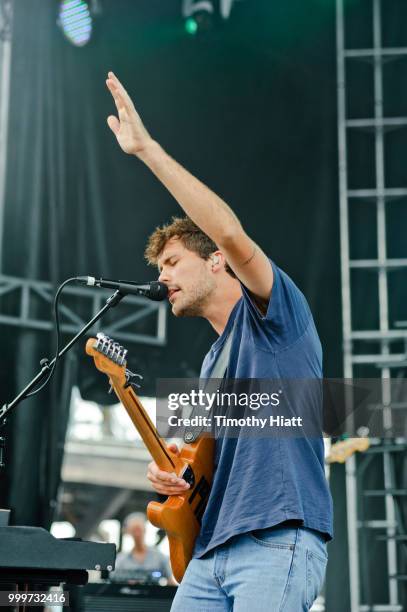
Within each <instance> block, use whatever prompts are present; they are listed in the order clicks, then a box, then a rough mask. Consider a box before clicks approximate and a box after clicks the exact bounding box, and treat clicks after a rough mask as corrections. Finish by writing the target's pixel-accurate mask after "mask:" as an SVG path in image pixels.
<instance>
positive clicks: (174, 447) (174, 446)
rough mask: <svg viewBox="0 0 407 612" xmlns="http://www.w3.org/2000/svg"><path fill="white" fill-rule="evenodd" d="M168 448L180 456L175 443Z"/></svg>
mask: <svg viewBox="0 0 407 612" xmlns="http://www.w3.org/2000/svg"><path fill="white" fill-rule="evenodd" d="M168 448H169V450H170V451H171V452H173V453H176V454H177V455H178V453H179V450H178V446H177V445H176V444H175V443H173V444H169V445H168Z"/></svg>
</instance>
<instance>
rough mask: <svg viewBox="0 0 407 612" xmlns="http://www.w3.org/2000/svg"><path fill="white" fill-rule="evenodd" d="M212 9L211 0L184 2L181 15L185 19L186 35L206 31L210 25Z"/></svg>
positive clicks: (188, 0) (185, 0)
mask: <svg viewBox="0 0 407 612" xmlns="http://www.w3.org/2000/svg"><path fill="white" fill-rule="evenodd" d="M213 14H214V8H213V4H212V2H211V0H198V2H196V1H194V0H184V1H183V4H182V15H183V17H184V19H185V22H184V25H185V30H186V32H187V33H188V34H192V35H193V34H196V33H197V32H198V31H203V30H208V29H209V28H210V27H211V25H212V17H213Z"/></svg>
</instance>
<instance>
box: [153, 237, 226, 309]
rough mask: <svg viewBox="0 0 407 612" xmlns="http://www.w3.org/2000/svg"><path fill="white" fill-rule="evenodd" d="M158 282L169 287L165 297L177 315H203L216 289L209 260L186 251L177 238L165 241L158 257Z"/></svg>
mask: <svg viewBox="0 0 407 612" xmlns="http://www.w3.org/2000/svg"><path fill="white" fill-rule="evenodd" d="M157 263H158V269H159V271H160V276H159V279H158V280H159V281H161V282H162V283H165V284H166V285H167V287H168V300H169V302H170V304H171V305H172V313H173V314H174V315H175V316H176V317H199V316H204V311H205V306H206V305H207V304H208V302H209V300H210V298H211V295H212V293H213V291H214V290H215V288H216V283H215V279H214V278H213V275H212V274H211V262H210V261H206V260H205V259H202V257H199V255H197V254H196V253H194V252H193V251H190V250H188V249H187V248H186V247H185V246H184V245H183V244H182V242H181V241H180V240H179V239H178V238H171V239H170V240H168V242H167V243H166V245H165V247H164V249H163V251H162V252H161V254H160V256H159V258H158V262H157Z"/></svg>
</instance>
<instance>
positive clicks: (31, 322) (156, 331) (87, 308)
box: [0, 275, 167, 346]
mask: <svg viewBox="0 0 407 612" xmlns="http://www.w3.org/2000/svg"><path fill="white" fill-rule="evenodd" d="M111 293H112V292H111V291H107V290H101V289H95V288H93V289H91V288H85V287H76V286H67V287H65V289H64V296H66V302H67V303H65V304H61V305H60V308H59V310H60V316H61V331H62V332H64V333H68V334H76V333H77V332H78V331H79V330H80V329H81V328H82V327H83V326H84V325H85V323H86V322H87V321H88V320H90V319H91V318H93V317H94V316H95V315H96V313H98V312H99V310H100V309H101V308H102V306H103V304H104V302H105V301H106V299H107V298H108V297H109V295H111ZM54 294H55V288H54V287H53V286H52V285H51V283H47V282H43V281H38V280H30V279H23V278H17V277H12V276H4V275H0V298H1V300H0V325H12V326H14V327H20V328H24V329H33V330H39V331H41V330H42V331H52V330H53V329H54V322H53V321H52V319H51V306H52V302H53V299H54ZM72 304H73V305H72ZM120 308H121V313H122V316H121V317H117V320H116V321H115V322H112V321H109V320H107V321H104V322H103V323H98V325H101V324H102V325H103V332H104V333H105V334H107V335H108V336H110V337H112V338H114V339H115V340H120V341H121V342H135V343H138V344H148V345H151V346H165V344H166V337H167V306H166V303H164V302H152V301H151V300H148V299H146V298H142V297H136V296H126V299H125V301H124V303H122V304H121V305H120ZM125 308H126V309H127V312H126V314H125V315H123V312H124V310H125ZM141 324H142V325H141ZM135 327H136V329H138V330H139V331H138V332H137V331H135V330H134V328H135ZM140 327H142V328H143V329H145V330H147V329H150V330H151V331H150V333H147V331H145V332H143V333H141V331H140ZM96 331H99V329H97V330H95V332H96Z"/></svg>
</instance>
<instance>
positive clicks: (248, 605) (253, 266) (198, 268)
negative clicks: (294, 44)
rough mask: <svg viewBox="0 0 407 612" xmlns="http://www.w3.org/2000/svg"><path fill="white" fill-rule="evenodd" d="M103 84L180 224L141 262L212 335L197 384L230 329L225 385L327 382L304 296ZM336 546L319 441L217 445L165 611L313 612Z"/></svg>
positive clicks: (163, 482)
mask: <svg viewBox="0 0 407 612" xmlns="http://www.w3.org/2000/svg"><path fill="white" fill-rule="evenodd" d="M106 83H107V86H108V88H109V90H110V92H111V93H112V96H113V98H114V101H115V104H116V108H117V111H118V117H116V116H110V117H109V118H108V120H107V121H108V125H109V127H110V128H111V130H112V131H113V133H114V134H115V136H116V138H117V141H118V143H119V145H120V146H121V148H122V149H123V151H125V152H126V153H128V154H133V155H135V156H136V157H138V158H139V159H140V160H141V161H143V162H144V163H145V164H146V166H147V167H148V168H150V170H151V171H152V172H153V173H154V174H155V175H156V177H157V178H158V179H159V180H160V181H161V182H162V183H163V185H164V186H165V187H166V188H167V189H168V191H169V192H170V193H171V194H172V195H173V196H174V198H175V199H176V200H177V202H178V203H179V205H180V206H181V208H182V209H183V211H184V212H185V213H186V215H187V217H186V218H183V219H178V220H177V219H175V220H174V221H173V223H172V224H170V225H169V226H166V227H164V228H161V229H157V230H156V232H155V233H154V234H153V236H152V237H151V238H150V241H149V244H148V247H147V251H146V255H147V258H148V260H149V261H150V262H151V263H156V264H157V265H158V268H159V271H160V277H159V278H160V281H162V282H163V283H165V284H166V285H167V286H168V289H169V302H170V304H171V306H172V312H173V314H174V315H175V316H200V317H204V318H205V319H207V320H208V321H209V322H210V324H211V325H212V326H213V328H214V329H215V331H216V332H217V333H218V334H219V338H218V339H217V340H216V342H215V343H214V344H213V346H212V348H211V350H210V352H209V353H208V354H207V356H206V358H205V360H204V363H203V366H202V371H201V376H202V377H203V378H207V377H209V376H210V374H211V372H212V371H213V368H214V365H215V363H216V359H217V357H218V356H219V353H220V351H221V350H222V346H223V345H224V343H225V341H226V339H227V338H228V336H229V334H230V333H232V330H233V336H232V344H231V350H230V356H229V362H228V369H227V377H228V378H240V379H250V378H263V379H319V378H322V365H321V362H322V351H321V346H320V342H319V338H318V335H317V332H316V329H315V326H314V322H313V319H312V315H311V313H310V310H309V307H308V304H307V302H306V300H305V298H304V296H303V295H302V293H301V292H300V291H299V289H298V288H297V287H296V286H295V284H294V283H293V281H292V280H291V279H290V278H289V277H288V276H287V275H286V274H285V273H284V272H282V271H281V270H280V269H279V268H278V267H277V266H276V265H275V264H274V263H272V262H271V260H270V259H268V257H267V256H266V255H265V254H264V253H263V251H262V250H261V249H260V247H259V246H258V245H256V244H255V243H254V242H253V241H252V240H251V239H250V237H249V236H248V235H247V234H246V233H245V231H244V229H243V228H242V226H241V224H240V222H239V220H238V219H237V217H236V216H235V214H234V213H233V212H232V210H231V209H230V208H229V206H227V204H226V203H225V202H223V201H222V200H221V199H220V198H219V197H218V196H217V195H215V194H214V193H213V192H212V191H211V190H210V189H208V188H207V187H206V186H205V185H203V184H202V183H201V182H200V181H199V180H197V179H196V178H194V177H193V176H192V175H191V174H190V173H189V172H188V171H187V170H185V169H184V168H183V167H181V166H180V165H179V164H178V163H177V162H176V161H174V160H173V159H172V158H171V157H170V156H169V155H168V154H167V153H166V152H165V151H164V150H163V149H162V148H161V147H160V145H159V144H158V143H157V142H155V141H154V140H153V139H152V138H151V136H150V134H149V133H148V132H147V130H146V128H145V127H144V125H143V123H142V121H141V119H140V117H139V115H138V114H137V111H136V110H135V108H134V105H133V103H132V101H131V99H130V97H129V95H128V94H127V92H126V90H125V89H124V87H123V86H122V84H121V83H120V81H119V80H118V79H117V77H116V76H115V75H114V74H113V73H112V72H109V74H108V79H107V81H106ZM148 478H149V479H150V481H151V482H152V484H153V487H154V488H155V490H156V491H157V492H159V493H162V494H164V495H177V494H181V493H183V492H184V491H185V490H186V489H187V488H188V485H187V484H185V482H184V481H183V480H182V479H180V478H177V477H176V475H174V474H169V473H166V472H164V471H161V470H159V469H158V467H157V465H156V464H155V463H151V464H150V466H149V470H148ZM331 538H332V500H331V496H330V493H329V490H328V487H327V483H326V480H325V475H324V459H323V441H322V438H320V437H318V438H309V437H298V438H290V437H279V438H277V439H276V438H273V439H272V438H270V437H262V438H256V439H253V438H250V437H244V436H240V437H237V438H218V439H217V440H216V452H215V473H214V480H213V484H212V489H211V494H210V497H209V500H208V505H207V508H206V510H205V513H204V516H203V518H202V528H201V532H200V535H199V537H198V540H197V542H196V546H195V549H194V556H193V559H192V561H191V562H190V563H189V565H188V568H187V571H186V573H185V576H184V578H183V580H182V582H181V585H180V586H179V588H178V591H177V595H176V597H175V599H174V603H173V608H172V610H173V612H184V611H187V610H192V611H196V612H204V611H205V612H209V611H210V612H216V611H227V610H232V609H233V611H234V612H242V611H243V610H244V611H245V612H246V610H247V609H250V611H251V612H264V611H265V610H270V611H271V612H277V611H284V612H299V611H300V610H309V609H310V607H311V605H312V603H313V601H314V600H315V598H316V597H317V595H318V592H319V590H320V588H321V586H322V583H323V578H324V574H325V568H326V562H327V553H326V541H327V540H329V539H331Z"/></svg>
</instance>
